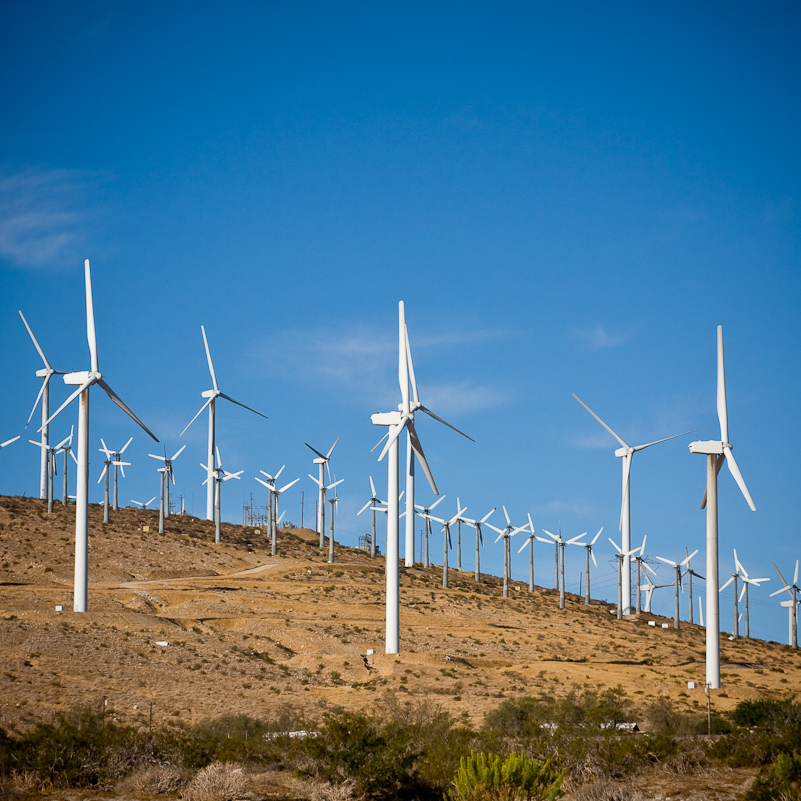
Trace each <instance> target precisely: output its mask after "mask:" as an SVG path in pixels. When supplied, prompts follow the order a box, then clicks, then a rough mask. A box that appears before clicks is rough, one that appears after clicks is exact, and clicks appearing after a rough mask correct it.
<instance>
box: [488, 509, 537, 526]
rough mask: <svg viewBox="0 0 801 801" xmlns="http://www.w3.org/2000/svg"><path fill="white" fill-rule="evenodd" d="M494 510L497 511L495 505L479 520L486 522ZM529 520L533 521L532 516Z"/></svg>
mask: <svg viewBox="0 0 801 801" xmlns="http://www.w3.org/2000/svg"><path fill="white" fill-rule="evenodd" d="M493 512H495V507H494V506H493V507H492V509H491V510H490V511H489V512H487V514H485V515H484V517H482V518H481V520H479V523H486V522H487V520H488V519H489V518H490V516H491V515H492V514H493ZM528 522H529V523H530V522H531V517H529V520H528ZM533 531H534V529H533V527H532V532H533Z"/></svg>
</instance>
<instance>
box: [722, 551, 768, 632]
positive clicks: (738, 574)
mask: <svg viewBox="0 0 801 801" xmlns="http://www.w3.org/2000/svg"><path fill="white" fill-rule="evenodd" d="M733 550H734V573H732V575H731V576H730V577H729V580H728V581H727V582H726V583H725V584H724V585H723V586H722V587H721V588H720V592H723V590H725V589H726V587H728V586H729V584H731V583H732V582H734V624H733V626H732V630H731V633H732V639H733V640H738V639H739V638H740V617H741V615H740V607H739V604H740V601H742V599H743V596H745V620H744V626H745V639H746V640H748V639H750V634H751V631H750V625H749V622H748V585H749V584H754V585H756V586H757V587H758V586H759V585H760V583H761V582H763V581H770V579H767V578H763V579H749V578H748V573H746V572H745V568H744V567H743V566H742V564H740V560H739V559H738V558H737V549H736V548H734V549H733ZM738 581H741V582H742V583H743V588H742V590H741V591H740V594H739V595H738V594H737V582H738Z"/></svg>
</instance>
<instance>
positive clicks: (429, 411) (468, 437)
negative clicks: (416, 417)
mask: <svg viewBox="0 0 801 801" xmlns="http://www.w3.org/2000/svg"><path fill="white" fill-rule="evenodd" d="M420 411H421V412H425V413H426V414H427V415H428V416H429V417H433V418H434V419H435V420H438V421H439V422H440V423H442V424H443V425H446V426H448V428H452V429H453V430H454V431H455V432H456V433H457V434H461V435H462V436H463V437H467V439H469V440H470V442H475V440H474V439H473V438H472V437H471V436H469V435H467V434H465V433H464V431H460V430H459V429H458V428H456V426H452V425H451V424H450V423H449V422H448V421H447V420H443V419H442V418H441V417H439V416H438V415H436V414H434V412H432V411H431V409H427V408H426V407H425V406H423V405H422V404H421V406H420Z"/></svg>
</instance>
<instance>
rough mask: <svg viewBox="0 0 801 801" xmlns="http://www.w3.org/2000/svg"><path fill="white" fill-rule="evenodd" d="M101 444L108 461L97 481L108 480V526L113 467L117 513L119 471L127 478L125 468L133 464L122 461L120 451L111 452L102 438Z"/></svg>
mask: <svg viewBox="0 0 801 801" xmlns="http://www.w3.org/2000/svg"><path fill="white" fill-rule="evenodd" d="M132 440H133V437H131V439H129V440H128V442H126V443H125V447H124V448H123V449H122V451H124V450H125V448H127V447H128V446H129V445H130V444H131V441H132ZM100 442H101V444H102V445H103V447H102V448H98V450H99V451H100V452H101V453H105V454H106V461H105V467H104V468H103V472H102V473H101V474H100V478H99V479H98V480H97V483H98V484H99V483H100V482H101V481H102V480H103V477H105V479H106V489H105V496H104V501H103V522H104V523H106V524H107V523H108V507H109V478H110V476H111V466H112V465H114V510H115V511H116V509H117V503H116V499H117V469H118V468H119V469H120V470H122V477H123V478H125V468H126V467H130V466H131V463H130V462H122V461H120V457H121V454H122V451H120V452H119V453H116V452H115V451H111V450H109V449H108V447H107V446H106V443H105V441H104V440H103V437H100ZM159 533H164V532H159Z"/></svg>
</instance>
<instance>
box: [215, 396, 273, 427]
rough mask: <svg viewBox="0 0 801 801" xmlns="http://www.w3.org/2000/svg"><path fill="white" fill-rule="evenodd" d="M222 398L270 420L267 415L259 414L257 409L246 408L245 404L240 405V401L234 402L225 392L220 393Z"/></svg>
mask: <svg viewBox="0 0 801 801" xmlns="http://www.w3.org/2000/svg"><path fill="white" fill-rule="evenodd" d="M220 397H221V398H225V399H226V400H227V401H231V403H235V404H236V405H237V406H241V407H242V408H243V409H247V410H248V411H249V412H253V414H257V415H258V416H259V417H263V418H264V419H265V420H269V419H270V418H269V417H267V415H266V414H262V413H261V412H257V411H256V410H255V409H251V408H250V406H245V404H244V403H240V402H239V401H238V400H234V399H233V398H232V397H231V396H230V395H226V394H225V393H224V392H221V393H220Z"/></svg>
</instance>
